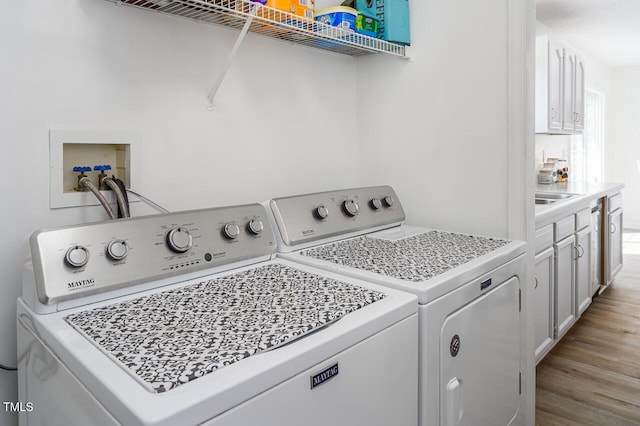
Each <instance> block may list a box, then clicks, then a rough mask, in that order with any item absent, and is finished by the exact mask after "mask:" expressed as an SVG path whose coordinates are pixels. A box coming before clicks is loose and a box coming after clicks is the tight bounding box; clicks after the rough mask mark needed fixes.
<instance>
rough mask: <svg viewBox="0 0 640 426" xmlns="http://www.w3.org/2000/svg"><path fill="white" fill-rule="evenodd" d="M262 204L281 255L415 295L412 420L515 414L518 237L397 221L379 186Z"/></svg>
mask: <svg viewBox="0 0 640 426" xmlns="http://www.w3.org/2000/svg"><path fill="white" fill-rule="evenodd" d="M269 204H270V206H271V210H272V213H273V220H274V223H275V225H276V226H277V229H278V230H279V249H278V250H279V252H280V256H281V257H282V258H284V259H288V260H292V261H295V262H298V263H300V264H304V265H310V266H314V267H319V268H322V269H325V270H327V271H332V272H337V273H339V274H343V275H345V276H350V277H357V278H360V279H364V280H367V281H372V282H376V283H378V284H381V285H384V286H387V287H390V288H396V289H400V290H403V291H406V292H409V293H412V294H415V295H417V296H418V300H419V304H420V308H419V317H420V327H419V348H420V349H419V359H420V380H419V424H420V425H422V426H424V425H429V426H432V425H470V426H483V425H484V426H498V425H507V424H515V423H517V422H518V421H519V406H520V404H521V389H520V388H521V373H520V371H521V368H520V321H521V312H520V310H521V309H520V285H521V282H520V281H521V280H520V276H521V275H522V274H523V272H524V253H525V244H524V243H523V242H517V241H509V240H503V239H497V238H488V237H481V236H471V235H463V234H458V233H451V232H445V231H439V230H431V229H424V228H418V227H414V226H407V225H403V221H404V219H405V214H404V211H403V209H402V206H401V205H400V203H399V201H398V197H397V195H396V194H395V192H394V191H393V189H392V188H391V187H388V186H380V187H370V188H357V189H348V190H340V191H330V192H324V193H316V194H308V195H300V196H293V197H285V198H278V199H274V200H271V201H270V203H269Z"/></svg>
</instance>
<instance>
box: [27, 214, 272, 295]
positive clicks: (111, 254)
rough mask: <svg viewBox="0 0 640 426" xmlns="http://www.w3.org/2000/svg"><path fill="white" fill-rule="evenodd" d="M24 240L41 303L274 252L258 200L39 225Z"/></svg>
mask: <svg viewBox="0 0 640 426" xmlns="http://www.w3.org/2000/svg"><path fill="white" fill-rule="evenodd" d="M30 244H31V256H32V261H33V269H34V274H35V282H36V292H37V296H38V299H39V301H40V302H41V303H43V304H48V305H51V304H55V303H58V302H62V301H65V300H70V299H75V298H79V297H83V296H87V295H91V294H96V293H101V292H105V291H109V290H113V289H117V288H121V287H127V286H133V285H135V284H138V283H142V282H149V281H152V280H157V279H161V278H165V277H170V276H173V275H179V274H185V273H189V272H194V271H198V270H200V269H206V268H211V267H214V266H220V265H224V264H228V263H232V262H238V261H242V260H246V259H251V258H256V257H260V256H269V255H271V254H273V253H275V251H276V240H275V236H274V234H273V230H272V229H271V227H270V225H269V220H267V211H266V210H265V208H264V206H262V205H260V204H250V205H245V206H234V207H222V208H215V209H205V210H194V211H186V212H179V213H168V214H162V215H155V216H145V217H139V218H131V219H120V220H112V221H108V222H99V223H92V224H85V225H78V226H70V227H64V228H57V229H50V230H42V231H37V232H35V233H34V234H33V235H32V236H31V240H30Z"/></svg>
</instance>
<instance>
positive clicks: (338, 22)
mask: <svg viewBox="0 0 640 426" xmlns="http://www.w3.org/2000/svg"><path fill="white" fill-rule="evenodd" d="M357 16H358V12H357V11H356V10H355V9H354V8H352V7H346V6H334V7H327V8H324V9H320V10H318V11H316V21H318V22H322V23H323V24H327V25H331V26H334V27H338V28H342V29H343V30H347V31H355V29H356V17H357Z"/></svg>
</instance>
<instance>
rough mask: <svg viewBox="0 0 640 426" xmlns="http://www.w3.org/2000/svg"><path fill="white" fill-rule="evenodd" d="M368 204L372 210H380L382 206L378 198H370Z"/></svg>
mask: <svg viewBox="0 0 640 426" xmlns="http://www.w3.org/2000/svg"><path fill="white" fill-rule="evenodd" d="M369 205H370V206H371V208H372V209H374V210H380V209H381V208H382V201H380V198H372V199H371V201H369Z"/></svg>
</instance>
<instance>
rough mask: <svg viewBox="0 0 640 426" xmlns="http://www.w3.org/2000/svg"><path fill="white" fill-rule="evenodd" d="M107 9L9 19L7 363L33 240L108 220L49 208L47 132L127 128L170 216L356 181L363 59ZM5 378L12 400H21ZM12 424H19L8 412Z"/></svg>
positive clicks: (32, 5) (5, 13) (139, 170)
mask: <svg viewBox="0 0 640 426" xmlns="http://www.w3.org/2000/svg"><path fill="white" fill-rule="evenodd" d="M237 34H238V32H237V31H234V30H229V29H224V28H219V27H215V26H210V25H204V24H196V23H194V22H191V21H187V20H183V19H177V18H171V17H166V16H161V15H158V14H153V13H149V12H146V11H141V10H137V9H134V8H130V7H124V6H116V5H115V4H114V3H111V2H107V1H101V0H39V1H25V2H8V3H6V4H4V5H3V10H2V13H1V14H0V52H2V53H1V54H2V66H0V93H1V94H2V95H1V98H0V117H2V119H0V135H2V136H1V137H2V148H3V152H2V158H3V161H2V167H0V176H1V177H2V181H3V182H4V183H3V186H2V188H3V189H2V192H1V195H2V197H3V199H4V202H3V203H2V205H3V207H4V208H3V209H2V211H1V213H0V215H1V219H2V223H3V224H5V225H4V230H3V244H2V245H1V247H0V259H1V260H0V269H1V270H2V279H3V282H2V283H0V287H1V289H2V293H3V294H2V297H1V298H0V363H3V364H9V365H15V364H16V354H15V352H16V346H15V319H14V315H15V300H16V298H17V297H18V295H19V293H20V289H19V283H20V279H21V264H22V258H23V255H24V251H23V249H24V246H25V242H26V238H27V236H28V235H29V234H30V233H31V232H32V231H34V230H35V229H37V228H41V227H50V226H55V225H63V224H74V223H79V222H84V221H89V220H98V219H106V217H105V216H104V214H103V212H101V211H100V210H99V209H97V208H89V209H62V210H50V209H49V193H48V188H49V130H50V129H93V130H126V131H133V132H136V133H137V134H139V136H140V143H139V144H138V145H137V146H136V145H134V146H132V147H131V149H132V182H133V188H134V189H135V190H137V191H139V192H141V193H143V194H144V195H146V196H148V197H149V198H151V199H152V200H154V201H156V202H157V203H159V204H160V205H163V206H164V207H167V208H168V209H170V210H183V209H192V208H200V207H207V206H215V205H227V204H236V203H246V202H256V201H261V200H263V199H268V198H271V197H275V196H282V195H288V194H294V193H299V192H312V191H320V190H329V189H333V188H341V187H351V186H357V184H358V183H359V182H360V181H359V180H358V179H357V167H356V166H355V163H356V144H355V139H356V124H355V116H354V113H353V111H354V110H355V108H356V100H355V99H356V98H355V85H356V60H355V59H353V58H350V57H346V56H342V55H336V54H331V53H328V52H323V51H320V50H316V49H309V48H305V47H301V46H296V45H292V44H289V43H284V42H279V41H277V40H271V39H267V38H263V37H258V36H254V35H251V34H250V35H248V36H247V39H246V40H245V43H244V44H243V45H242V47H241V49H240V51H239V53H238V56H237V58H236V60H235V62H234V63H233V66H232V68H231V70H230V72H229V75H228V76H227V79H226V80H225V81H224V82H223V84H222V87H221V89H220V92H219V94H218V97H217V99H216V105H215V106H216V109H215V110H214V111H207V109H206V107H207V102H206V96H207V94H208V91H209V89H210V88H211V86H212V85H213V82H214V80H215V78H216V76H217V73H218V72H219V71H220V70H221V68H222V65H223V63H224V61H225V60H226V57H227V54H228V52H229V51H230V50H231V47H232V45H233V43H234V41H235V37H236V36H237ZM14 376H15V374H14V373H7V372H4V371H0V401H15V400H16V396H15V381H14V379H13V378H14ZM0 408H1V409H2V410H0V424H6V423H7V422H9V421H10V416H9V415H7V414H5V413H4V409H3V408H4V407H3V406H0Z"/></svg>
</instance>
